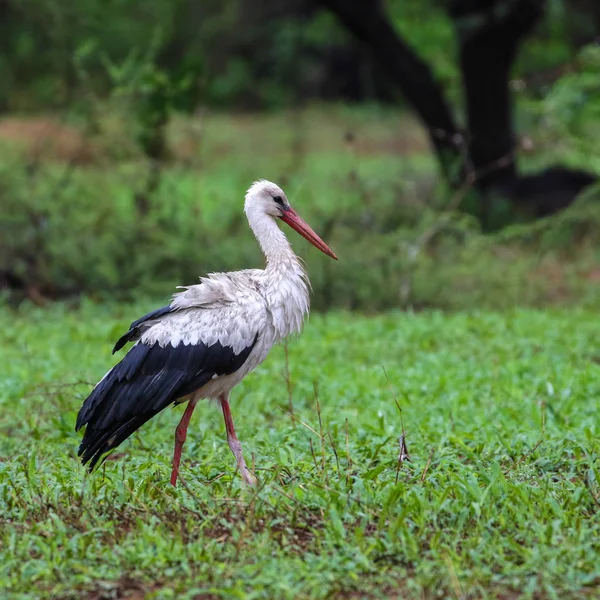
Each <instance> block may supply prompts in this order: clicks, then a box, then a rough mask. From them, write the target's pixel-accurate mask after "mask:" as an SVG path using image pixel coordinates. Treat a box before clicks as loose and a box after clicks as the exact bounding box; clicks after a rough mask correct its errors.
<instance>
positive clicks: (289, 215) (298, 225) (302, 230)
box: [281, 207, 338, 260]
mask: <svg viewBox="0 0 600 600" xmlns="http://www.w3.org/2000/svg"><path fill="white" fill-rule="evenodd" d="M281 220H282V221H283V222H284V223H287V224H288V225H289V226H290V227H291V228H292V229H293V230H294V231H297V232H298V233H299V234H300V235H301V236H302V237H303V238H304V239H306V240H308V241H309V242H310V243H311V244H312V245H313V246H314V247H315V248H318V249H319V250H320V251H321V252H323V253H324V254H327V256H331V258H335V260H337V259H338V257H337V256H336V255H335V253H334V252H333V250H332V249H331V248H330V247H329V246H328V245H327V244H326V243H325V242H324V241H323V240H322V239H321V238H320V237H319V236H318V235H317V234H316V233H315V232H314V231H313V230H312V228H311V226H310V225H309V224H308V223H307V222H306V221H305V220H304V219H303V218H302V217H301V216H300V215H299V214H298V213H297V212H296V211H295V210H294V209H293V208H291V207H290V208H289V209H288V210H286V211H285V212H284V213H283V214H282V215H281Z"/></svg>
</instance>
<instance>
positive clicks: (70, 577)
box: [0, 302, 600, 600]
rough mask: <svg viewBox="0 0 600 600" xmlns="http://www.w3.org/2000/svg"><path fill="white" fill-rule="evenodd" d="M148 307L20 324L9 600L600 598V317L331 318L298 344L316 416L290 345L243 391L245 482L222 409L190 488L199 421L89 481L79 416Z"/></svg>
mask: <svg viewBox="0 0 600 600" xmlns="http://www.w3.org/2000/svg"><path fill="white" fill-rule="evenodd" d="M150 308H151V305H144V306H140V305H137V306H122V305H121V306H119V305H111V306H107V305H101V306H95V305H93V304H92V303H89V302H87V303H85V304H84V305H83V306H82V308H81V310H78V311H73V312H71V311H68V310H66V308H65V307H63V306H60V305H54V306H53V307H52V308H51V309H50V310H39V309H35V308H31V307H23V309H22V310H20V311H19V312H16V313H15V312H12V311H10V310H8V309H4V310H1V311H0V338H1V341H0V363H1V364H2V365H3V371H2V378H0V409H1V410H0V429H1V430H2V432H3V433H4V435H3V436H2V437H0V514H1V515H2V517H1V521H0V590H2V596H3V597H5V598H21V599H23V600H25V599H28V598H32V599H33V598H40V597H44V598H61V599H71V598H81V597H88V596H89V597H126V596H127V595H131V596H132V597H148V598H152V597H156V598H171V597H177V598H183V599H188V598H189V599H192V598H198V597H207V598H209V597H210V598H212V597H225V598H233V597H244V598H269V599H270V598H282V599H283V598H293V599H298V598H300V599H308V598H347V597H361V598H364V597H382V598H383V597H386V598H389V597H402V598H415V599H416V598H419V599H420V598H428V599H429V598H431V599H433V598H439V597H443V598H453V597H461V598H467V599H475V598H490V599H492V598H498V599H500V598H517V597H518V598H536V599H539V600H545V599H550V598H565V599H570V598H573V599H574V598H581V597H584V596H585V597H596V596H598V594H599V593H600V589H599V587H598V586H599V581H600V565H599V563H598V560H597V556H598V553H599V552H600V541H599V540H600V523H599V521H598V510H599V506H598V503H599V502H600V465H599V462H598V457H599V456H600V443H599V441H598V440H599V439H600V438H599V435H598V433H599V432H598V410H599V408H600V406H599V404H598V389H600V367H599V366H598V364H597V362H598V353H597V340H598V336H599V335H600V326H599V325H598V319H597V315H596V312H595V311H592V312H585V311H581V310H568V311H548V312H536V311H522V310H519V311H509V312H507V313H506V314H505V315H503V316H500V315H498V314H490V313H485V312H477V313H471V314H460V315H455V316H451V317H447V316H443V315H442V314H440V313H438V312H430V313H422V314H410V313H404V314H401V313H391V314H388V315H386V316H379V317H371V318H365V317H359V316H357V315H348V314H343V313H331V314H329V315H327V316H319V315H316V316H313V318H311V320H310V322H309V323H308V325H307V327H306V330H305V332H304V334H303V336H302V337H301V338H300V339H299V340H298V341H294V342H292V343H291V344H290V346H289V372H290V387H291V390H292V396H291V403H292V405H293V407H294V413H295V419H292V418H290V417H289V415H288V414H286V411H287V410H288V407H289V402H290V400H289V399H288V391H287V385H286V381H285V377H284V375H283V374H284V372H285V355H284V352H283V349H281V348H279V349H274V350H273V352H272V355H271V357H270V358H269V359H268V360H267V361H266V362H265V363H264V364H263V365H262V366H261V368H260V369H259V370H258V371H257V372H255V373H253V374H252V375H250V376H249V377H248V378H247V379H246V380H244V382H243V383H242V384H241V385H240V386H239V388H238V389H236V391H235V393H234V395H233V400H232V403H233V414H234V418H235V421H236V425H237V430H238V434H239V435H240V438H241V440H242V442H243V444H244V449H245V452H246V456H247V457H248V458H250V457H251V456H252V457H253V459H254V463H255V465H256V473H257V476H258V479H259V481H260V485H259V487H258V489H257V490H244V489H243V488H242V486H241V483H240V478H239V475H237V474H236V472H235V470H234V468H235V462H234V460H233V457H232V456H231V453H230V452H229V448H228V447H227V443H226V440H225V434H224V427H223V425H222V418H221V415H220V413H219V411H218V410H217V408H216V407H214V406H212V405H210V404H209V403H201V404H200V405H199V406H198V408H197V409H196V412H195V414H194V418H193V420H192V424H191V427H190V431H189V434H188V439H187V442H186V446H185V448H184V457H183V463H182V476H183V478H184V480H185V483H186V487H184V486H179V487H178V488H177V489H174V488H172V487H171V486H170V485H169V484H168V476H169V472H170V459H171V453H172V444H173V430H174V428H175V426H176V424H177V422H178V420H179V418H180V416H181V408H175V409H173V408H169V409H167V410H165V411H164V413H163V414H161V415H160V416H159V417H157V418H155V419H153V420H152V421H151V422H149V423H148V424H146V425H145V426H144V428H143V429H142V430H141V431H140V432H139V433H138V434H136V435H134V436H133V438H132V439H130V440H128V441H127V442H125V443H124V444H123V446H121V447H120V448H119V450H118V453H117V454H116V455H115V460H114V461H113V460H110V461H108V462H107V463H106V464H105V466H104V467H103V468H102V469H100V471H99V472H97V473H95V474H93V475H91V476H88V475H86V473H85V472H84V469H83V468H82V467H81V466H80V465H78V463H77V458H76V449H77V446H78V441H79V437H80V434H76V433H75V432H74V431H73V427H74V423H75V417H76V413H77V410H78V408H79V406H80V405H81V402H82V400H83V399H84V397H85V396H86V394H87V393H88V392H89V390H90V388H91V384H92V383H94V382H96V381H97V380H98V379H99V378H100V377H101V376H102V375H103V373H104V372H105V371H106V369H107V368H108V367H109V366H110V365H111V364H113V362H114V360H115V359H114V357H111V356H110V349H111V347H112V342H114V340H115V338H116V337H118V335H119V334H120V332H122V331H123V330H124V329H125V328H126V327H127V325H128V324H129V322H130V321H131V320H132V319H134V318H136V317H137V316H139V315H140V314H143V313H144V312H145V311H146V310H148V309H150ZM382 367H385V371H386V373H387V377H389V381H390V383H388V381H387V380H386V375H384V373H383V370H382ZM88 382H89V383H88ZM313 382H317V383H318V398H319V407H320V408H319V409H318V410H320V414H318V413H317V403H316V398H315V389H314V386H313ZM390 384H391V385H390ZM394 393H396V394H397V397H398V402H399V404H400V406H401V408H402V420H403V423H404V428H405V430H406V443H407V447H408V452H409V455H410V462H404V463H402V464H401V465H400V468H399V470H398V455H399V444H398V439H399V437H400V435H401V433H402V431H403V427H402V425H401V419H400V415H399V413H398V410H397V407H396V404H395V402H394V398H393V395H394ZM320 423H322V425H320Z"/></svg>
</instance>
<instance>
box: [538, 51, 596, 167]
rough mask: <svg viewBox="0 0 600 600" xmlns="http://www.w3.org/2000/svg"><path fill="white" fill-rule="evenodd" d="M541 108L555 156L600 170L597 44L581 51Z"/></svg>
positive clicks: (553, 87)
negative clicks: (573, 64)
mask: <svg viewBox="0 0 600 600" xmlns="http://www.w3.org/2000/svg"><path fill="white" fill-rule="evenodd" d="M540 108H541V110H542V111H543V115H544V125H545V132H546V135H547V136H548V137H549V138H550V139H551V140H552V141H555V142H556V146H555V148H556V150H555V153H556V154H557V155H558V158H561V159H563V158H564V160H565V161H567V162H571V163H572V164H575V165H577V166H582V167H586V168H588V169H590V170H592V171H594V172H596V173H600V152H599V151H598V139H599V138H600V46H598V45H596V44H591V45H589V46H587V47H585V48H584V49H583V50H582V51H581V53H580V54H579V56H578V59H577V63H576V68H575V69H573V70H572V71H570V72H567V73H566V74H565V75H564V76H563V77H561V78H560V79H558V80H557V82H556V83H555V84H554V85H553V86H552V89H551V90H550V93H549V94H547V95H546V97H545V98H544V100H543V101H542V103H541V107H540Z"/></svg>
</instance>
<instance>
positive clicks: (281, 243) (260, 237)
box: [248, 211, 300, 271]
mask: <svg viewBox="0 0 600 600" xmlns="http://www.w3.org/2000/svg"><path fill="white" fill-rule="evenodd" d="M248 222H249V223H250V228H251V229H252V232H253V233H254V235H255V237H256V239H257V241H258V243H259V245H260V249H261V250H262V252H263V254H264V255H265V258H266V259H267V270H268V271H272V270H277V271H287V270H288V269H291V270H292V271H295V270H296V269H295V268H294V267H296V265H300V261H299V259H298V257H297V256H296V254H295V253H294V251H293V250H292V245H291V244H290V242H289V241H288V239H287V237H286V235H285V233H283V231H281V229H279V227H278V226H277V223H276V222H275V219H274V218H273V217H271V216H269V215H266V214H265V213H263V212H261V211H248Z"/></svg>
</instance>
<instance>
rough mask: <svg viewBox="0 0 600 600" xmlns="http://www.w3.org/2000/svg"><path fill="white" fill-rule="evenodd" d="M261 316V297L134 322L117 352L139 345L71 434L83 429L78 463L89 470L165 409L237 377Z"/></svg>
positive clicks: (100, 387) (93, 397)
mask: <svg viewBox="0 0 600 600" xmlns="http://www.w3.org/2000/svg"><path fill="white" fill-rule="evenodd" d="M161 311H162V312H161ZM266 316H267V315H266V308H265V305H264V302H263V301H262V299H261V298H260V297H257V298H253V297H246V298H241V302H235V303H227V304H218V303H215V304H212V305H210V307H207V308H198V307H191V308H185V309H179V310H166V309H159V310H158V311H155V312H154V313H150V315H147V316H146V317H143V318H142V319H139V320H138V321H136V322H134V323H133V324H132V327H131V328H130V331H129V332H128V333H127V334H125V336H123V338H121V340H119V342H117V346H119V344H121V346H122V345H123V344H124V343H125V342H126V341H129V340H130V339H135V338H138V339H139V341H138V342H137V343H136V344H135V345H134V346H133V347H132V348H131V350H130V351H129V352H128V353H127V354H126V355H125V357H124V358H123V360H121V362H120V363H118V364H117V365H116V366H115V367H113V368H112V369H111V370H110V371H109V372H108V373H107V374H106V375H105V376H104V378H103V379H102V380H101V381H100V382H99V383H98V384H97V385H96V387H95V388H94V389H93V391H92V393H91V394H90V395H89V397H88V398H87V399H86V400H85V402H84V403H83V406H82V407H81V409H80V411H79V415H78V417H77V424H76V429H77V430H79V429H80V428H81V427H83V426H84V425H87V427H86V431H85V434H84V437H83V439H82V441H81V445H80V447H79V456H81V458H82V462H83V463H84V464H86V463H87V462H88V461H90V470H91V469H93V468H94V466H96V464H97V463H98V461H99V460H100V459H102V457H103V456H104V455H105V454H106V453H107V452H108V451H110V450H113V449H114V448H116V447H117V446H118V445H119V444H120V443H121V442H123V441H124V440H125V439H127V438H128V437H129V436H130V435H131V434H132V433H133V432H134V431H136V430H137V429H138V428H139V427H141V426H142V425H143V424H144V423H146V421H148V420H149V419H151V418H152V417H153V416H155V415H156V414H158V413H159V412H160V411H161V410H163V409H164V408H166V407H167V406H168V405H169V404H171V403H172V402H174V401H175V400H177V399H178V398H182V397H184V396H187V395H188V394H191V393H192V392H194V391H195V390H198V389H199V388H201V387H202V386H203V385H205V384H206V383H208V382H209V381H210V380H211V379H213V378H215V377H217V376H220V375H228V374H231V373H234V372H235V371H237V370H238V369H239V368H240V367H241V366H242V365H243V364H244V363H245V362H246V360H247V359H248V356H249V355H250V352H251V351H252V349H253V348H254V346H255V344H256V342H257V340H258V336H259V333H260V332H261V331H262V330H263V327H264V323H265V320H266ZM140 325H143V327H140ZM132 331H133V332H135V333H134V335H130V334H131V332H132ZM125 338H127V339H125ZM124 339H125V341H123V343H121V341H122V340H124Z"/></svg>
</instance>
